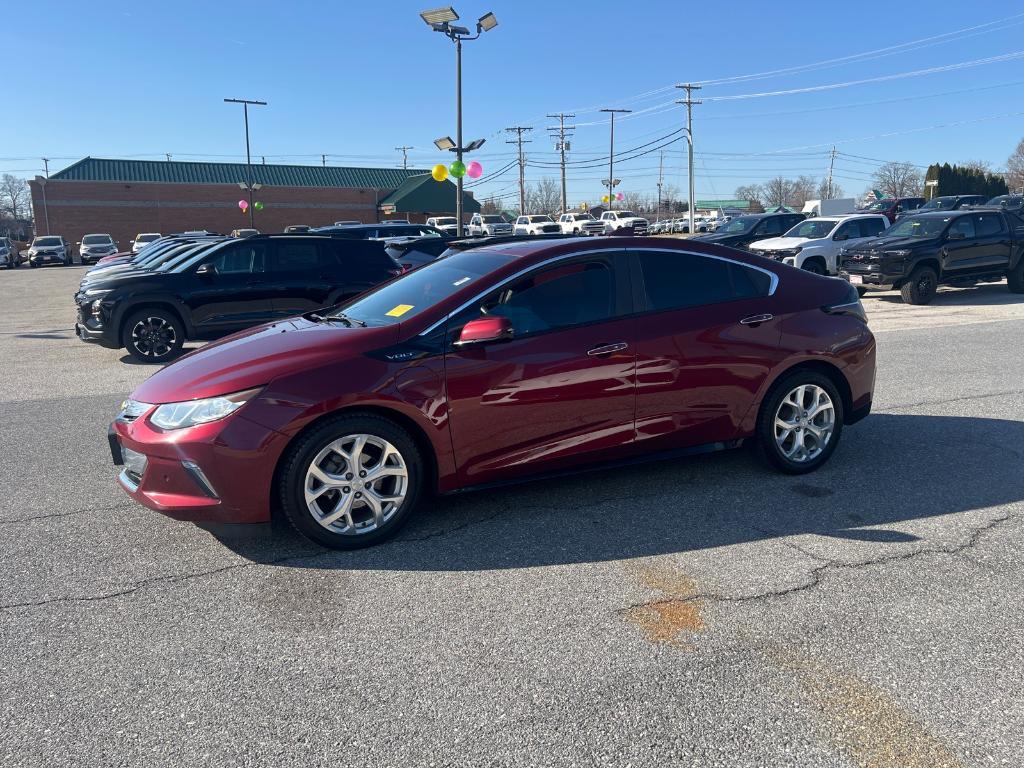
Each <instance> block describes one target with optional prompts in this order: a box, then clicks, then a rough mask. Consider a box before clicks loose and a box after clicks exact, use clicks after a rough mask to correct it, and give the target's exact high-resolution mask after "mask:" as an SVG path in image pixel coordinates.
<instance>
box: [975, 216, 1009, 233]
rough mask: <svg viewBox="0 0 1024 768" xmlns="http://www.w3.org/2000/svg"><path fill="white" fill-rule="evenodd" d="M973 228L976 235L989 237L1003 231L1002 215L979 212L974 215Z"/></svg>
mask: <svg viewBox="0 0 1024 768" xmlns="http://www.w3.org/2000/svg"><path fill="white" fill-rule="evenodd" d="M974 229H975V231H977V233H978V237H991V236H993V235H999V234H1002V233H1003V232H1005V231H1006V230H1005V228H1004V227H1003V217H1002V216H1000V215H999V214H998V213H979V214H977V215H976V216H975V217H974Z"/></svg>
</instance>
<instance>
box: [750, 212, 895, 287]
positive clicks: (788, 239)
mask: <svg viewBox="0 0 1024 768" xmlns="http://www.w3.org/2000/svg"><path fill="white" fill-rule="evenodd" d="M888 226H889V219H888V218H886V217H885V216H882V215H880V214H879V215H874V214H872V215H854V216H828V217H821V218H813V219H807V220H805V221H801V222H800V223H799V224H797V225H796V226H795V227H793V228H792V229H791V230H789V231H788V232H786V233H785V234H784V235H782V237H770V238H768V239H767V240H758V241H757V242H756V243H752V244H751V245H750V251H751V252H752V253H757V254H760V255H761V256H767V257H768V258H769V259H776V260H777V261H781V262H784V263H786V264H789V265H790V266H792V267H799V268H800V269H806V270H807V271H808V272H814V273H815V274H818V275H838V274H839V264H838V257H839V252H840V251H841V250H842V249H843V248H850V247H854V246H857V245H859V244H860V243H862V242H864V241H865V240H869V239H871V238H872V237H878V236H879V235H880V234H881V233H882V232H884V231H885V229H886V227H888Z"/></svg>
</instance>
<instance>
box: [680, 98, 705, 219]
mask: <svg viewBox="0 0 1024 768" xmlns="http://www.w3.org/2000/svg"><path fill="white" fill-rule="evenodd" d="M676 88H682V89H684V90H685V91H686V98H685V99H681V100H679V101H677V102H676V104H685V105H686V143H687V144H688V145H689V159H688V161H687V172H688V174H689V181H690V190H689V197H690V200H689V202H688V203H687V205H686V209H687V210H688V211H689V213H690V234H691V235H692V234H693V209H694V206H695V205H696V203H697V201H696V199H695V198H696V195H697V193H696V192H694V186H693V105H694V104H700V103H701V102H700V101H699V100H698V101H694V99H693V92H694V91H699V90H700V89H701V86H699V85H693V84H692V83H683V84H682V85H677V86H676Z"/></svg>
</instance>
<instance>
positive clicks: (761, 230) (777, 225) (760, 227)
mask: <svg viewBox="0 0 1024 768" xmlns="http://www.w3.org/2000/svg"><path fill="white" fill-rule="evenodd" d="M782 232H783V228H782V217H781V216H768V217H766V218H764V219H762V220H761V221H759V222H758V223H757V226H755V227H754V229H753V230H751V232H750V234H749V235H747V236H745V237H742V238H738V241H737V242H735V243H733V245H737V246H739V247H741V248H746V247H747V246H748V245H750V244H751V243H756V242H757V241H758V240H766V239H768V238H769V237H778V236H779V235H781V234H782Z"/></svg>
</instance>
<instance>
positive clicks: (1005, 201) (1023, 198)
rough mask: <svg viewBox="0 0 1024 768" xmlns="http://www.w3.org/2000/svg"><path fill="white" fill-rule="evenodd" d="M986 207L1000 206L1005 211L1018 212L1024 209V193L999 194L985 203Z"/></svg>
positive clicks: (1019, 213) (1018, 213)
mask: <svg viewBox="0 0 1024 768" xmlns="http://www.w3.org/2000/svg"><path fill="white" fill-rule="evenodd" d="M985 207H986V208H999V209H1000V210H1003V211H1009V212H1010V213H1016V214H1017V215H1018V216H1020V215H1021V212H1022V211H1024V195H998V196H997V197H993V198H992V199H991V200H989V201H988V202H986V203H985Z"/></svg>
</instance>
